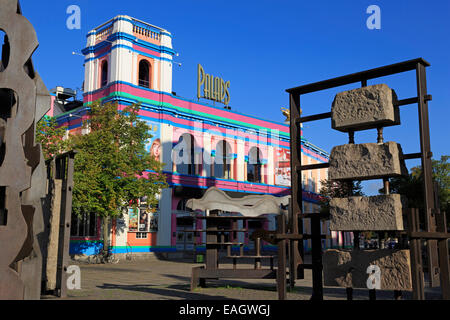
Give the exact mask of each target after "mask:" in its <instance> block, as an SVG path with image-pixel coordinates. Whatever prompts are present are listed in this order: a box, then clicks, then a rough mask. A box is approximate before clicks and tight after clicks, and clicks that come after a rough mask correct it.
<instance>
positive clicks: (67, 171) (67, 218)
mask: <svg viewBox="0 0 450 320" xmlns="http://www.w3.org/2000/svg"><path fill="white" fill-rule="evenodd" d="M74 160H75V152H69V153H68V154H66V155H65V156H63V157H62V158H60V159H57V161H56V164H57V165H56V171H57V173H56V174H57V178H60V179H61V178H62V180H63V182H62V194H61V218H60V233H59V246H58V267H57V278H56V279H57V282H56V283H57V289H59V296H60V297H62V298H64V297H67V273H66V271H67V267H68V262H69V246H70V222H71V218H72V189H73V171H74Z"/></svg>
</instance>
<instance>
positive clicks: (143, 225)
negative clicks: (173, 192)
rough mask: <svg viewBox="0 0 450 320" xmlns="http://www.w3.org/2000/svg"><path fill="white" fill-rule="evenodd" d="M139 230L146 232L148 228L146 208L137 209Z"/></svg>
mask: <svg viewBox="0 0 450 320" xmlns="http://www.w3.org/2000/svg"><path fill="white" fill-rule="evenodd" d="M139 211H140V214H139V232H147V230H148V213H147V210H146V209H141V210H139Z"/></svg>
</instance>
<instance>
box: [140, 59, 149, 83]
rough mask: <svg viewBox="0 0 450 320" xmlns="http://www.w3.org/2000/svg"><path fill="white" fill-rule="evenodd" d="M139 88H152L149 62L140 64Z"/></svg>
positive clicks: (143, 61) (145, 61) (142, 61)
mask: <svg viewBox="0 0 450 320" xmlns="http://www.w3.org/2000/svg"><path fill="white" fill-rule="evenodd" d="M139 86H140V87H145V88H150V63H149V62H148V61H147V60H141V61H140V62H139Z"/></svg>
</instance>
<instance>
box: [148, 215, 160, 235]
mask: <svg viewBox="0 0 450 320" xmlns="http://www.w3.org/2000/svg"><path fill="white" fill-rule="evenodd" d="M158 216H159V214H158V213H157V212H149V213H148V221H149V225H150V226H149V227H150V229H149V231H150V232H156V231H158Z"/></svg>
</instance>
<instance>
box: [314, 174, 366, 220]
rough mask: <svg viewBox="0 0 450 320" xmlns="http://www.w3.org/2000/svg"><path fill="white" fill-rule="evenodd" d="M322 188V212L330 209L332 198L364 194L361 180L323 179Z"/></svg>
mask: <svg viewBox="0 0 450 320" xmlns="http://www.w3.org/2000/svg"><path fill="white" fill-rule="evenodd" d="M321 185H322V186H321V188H320V195H321V196H322V201H321V202H320V205H321V209H320V210H321V212H324V213H326V212H329V211H330V199H331V198H346V197H348V196H350V195H352V196H363V195H364V193H363V192H362V186H361V181H353V182H347V181H331V180H322V181H321Z"/></svg>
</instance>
